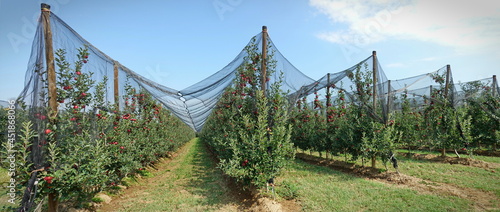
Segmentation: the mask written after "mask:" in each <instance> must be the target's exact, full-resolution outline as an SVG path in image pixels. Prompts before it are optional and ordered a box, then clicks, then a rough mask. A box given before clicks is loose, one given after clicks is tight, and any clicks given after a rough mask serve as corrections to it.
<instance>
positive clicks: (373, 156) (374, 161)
mask: <svg viewBox="0 0 500 212" xmlns="http://www.w3.org/2000/svg"><path fill="white" fill-rule="evenodd" d="M372 168H377V156H376V155H372Z"/></svg>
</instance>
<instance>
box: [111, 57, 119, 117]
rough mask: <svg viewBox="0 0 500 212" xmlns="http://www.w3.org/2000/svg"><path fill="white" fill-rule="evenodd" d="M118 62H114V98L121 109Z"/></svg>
mask: <svg viewBox="0 0 500 212" xmlns="http://www.w3.org/2000/svg"><path fill="white" fill-rule="evenodd" d="M117 63H118V62H116V61H113V71H114V74H113V82H114V86H113V87H114V97H115V104H116V107H117V109H120V91H119V90H118V82H119V81H118V64H117Z"/></svg>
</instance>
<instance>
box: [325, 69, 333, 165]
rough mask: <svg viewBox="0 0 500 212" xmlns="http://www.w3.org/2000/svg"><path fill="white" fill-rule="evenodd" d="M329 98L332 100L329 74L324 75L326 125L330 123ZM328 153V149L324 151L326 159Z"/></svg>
mask: <svg viewBox="0 0 500 212" xmlns="http://www.w3.org/2000/svg"><path fill="white" fill-rule="evenodd" d="M331 98H332V97H331V93H330V73H328V74H327V75H326V108H325V116H326V117H325V120H326V123H329V122H330V120H329V118H328V116H329V115H330V114H329V113H328V107H330V106H331V104H332V101H331ZM329 152H330V151H329V150H328V149H326V151H325V156H326V159H328V153H329Z"/></svg>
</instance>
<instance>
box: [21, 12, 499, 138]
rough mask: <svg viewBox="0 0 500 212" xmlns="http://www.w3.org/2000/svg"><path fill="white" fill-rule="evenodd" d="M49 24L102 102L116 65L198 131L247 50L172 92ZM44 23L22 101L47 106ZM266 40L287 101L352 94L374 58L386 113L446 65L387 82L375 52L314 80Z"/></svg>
mask: <svg viewBox="0 0 500 212" xmlns="http://www.w3.org/2000/svg"><path fill="white" fill-rule="evenodd" d="M50 23H51V29H52V39H53V48H54V50H57V49H64V50H65V51H66V52H67V54H66V57H67V60H68V61H77V60H78V58H76V55H77V51H78V48H82V47H87V48H88V49H89V52H90V57H89V61H88V63H87V64H86V65H85V66H84V68H83V71H84V72H92V73H93V75H92V78H93V79H94V80H96V81H102V79H104V78H105V77H106V78H107V79H109V81H108V86H106V100H107V101H108V103H109V104H114V103H115V98H114V95H115V94H114V89H113V83H114V70H115V68H116V69H118V78H117V81H118V90H119V91H118V92H119V95H120V94H123V93H124V92H125V90H124V88H125V83H128V84H129V85H130V86H132V87H136V88H143V89H145V90H147V91H148V92H149V93H151V94H152V95H153V96H154V97H155V98H156V99H157V100H158V101H160V102H161V103H162V104H164V106H165V107H166V108H168V109H169V110H170V111H172V113H173V114H175V115H176V116H177V117H179V118H180V119H181V120H182V121H183V122H184V123H186V124H187V125H189V126H190V127H191V128H192V129H194V130H196V131H200V130H201V129H202V127H203V125H204V123H205V121H206V119H207V118H208V116H209V115H210V113H211V111H212V108H213V107H214V106H215V104H216V103H217V101H218V99H219V98H220V96H221V94H222V93H223V91H224V89H226V88H227V87H228V86H230V85H231V84H232V83H233V81H234V79H235V77H236V74H235V72H236V69H237V68H238V67H239V66H240V65H241V64H242V63H243V62H244V61H243V60H244V58H245V56H247V53H246V52H245V51H244V50H242V51H241V52H240V53H239V54H238V55H237V56H236V57H235V58H234V59H233V61H231V62H230V63H229V64H228V65H227V66H226V67H224V68H222V69H221V70H219V71H218V72H216V73H214V74H213V75H211V76H209V77H207V78H206V79H204V80H202V81H200V82H198V83H196V84H193V85H191V86H189V87H187V88H185V89H182V90H176V89H173V88H170V87H167V86H165V85H161V84H158V83H156V82H154V81H152V80H150V79H147V78H145V77H142V76H141V75H139V74H138V73H136V72H134V71H132V70H130V69H128V68H127V67H125V66H124V65H122V64H121V63H120V62H118V61H115V60H114V59H112V58H111V57H110V56H108V55H106V54H105V53H103V52H102V51H100V50H99V49H97V48H96V47H95V46H93V45H92V44H91V43H89V42H88V41H86V40H85V39H84V38H83V37H82V36H80V35H79V34H78V33H76V32H75V31H74V30H73V29H72V28H71V27H70V26H68V25H67V24H66V23H65V22H64V21H63V20H61V19H60V18H59V17H58V16H56V15H55V14H51V16H50ZM42 27H43V26H42V24H39V26H38V28H37V32H36V34H35V38H34V42H33V47H32V53H31V57H30V60H29V63H28V70H27V72H26V78H25V89H24V90H23V92H22V93H21V95H20V100H22V101H24V102H25V103H26V104H27V105H31V106H45V105H46V102H40V99H41V98H39V93H40V91H42V90H43V89H46V87H44V85H43V83H42V79H41V78H40V77H41V75H40V73H44V72H43V70H45V69H46V66H47V65H46V62H45V61H46V58H45V54H44V51H45V48H44V47H45V46H44V35H43V33H42V32H43V29H42ZM253 39H255V43H257V46H258V47H259V51H262V49H261V48H262V33H259V34H257V35H256V36H254V37H253ZM267 41H268V51H269V52H270V53H272V54H273V57H274V60H275V61H277V63H276V66H277V67H276V70H279V71H278V72H276V73H274V74H273V76H271V78H270V84H271V83H273V82H274V81H275V80H276V79H278V77H279V75H280V74H283V76H284V77H283V79H284V80H283V84H282V87H281V88H282V89H283V90H284V91H288V92H289V99H290V101H292V102H293V101H296V100H298V99H300V98H302V97H306V96H309V95H311V94H312V93H314V92H318V91H321V90H322V89H325V88H326V87H328V86H333V87H334V89H343V90H346V91H347V92H348V93H352V92H354V91H353V90H352V89H355V85H354V84H353V82H352V80H351V79H350V78H349V77H348V75H349V74H352V73H353V72H354V71H355V70H356V69H361V71H365V72H371V73H373V70H374V69H373V64H374V62H375V63H376V64H377V67H376V69H375V70H376V73H377V74H376V81H375V85H376V93H377V100H378V101H377V102H378V105H379V106H380V108H382V110H384V114H386V113H387V111H385V110H387V108H388V107H387V103H388V102H391V101H390V100H388V96H389V95H391V96H397V95H398V94H399V93H403V92H406V93H408V94H409V95H410V96H411V98H412V100H413V101H412V102H414V104H415V106H418V105H421V104H424V103H425V102H426V101H425V99H426V98H430V92H431V89H432V87H433V86H434V87H437V86H439V85H438V84H437V83H436V82H435V75H440V76H445V77H446V71H447V66H445V67H443V68H441V69H439V70H437V71H434V72H430V73H427V74H422V75H418V76H414V77H409V78H405V79H399V80H391V81H390V82H389V80H388V79H387V77H386V75H385V73H384V71H383V69H382V66H381V65H380V63H378V60H376V59H375V60H374V56H370V57H368V58H366V59H365V60H363V61H361V62H359V63H358V64H356V65H354V66H352V67H350V68H348V69H346V70H344V71H340V72H335V73H329V74H327V75H325V76H323V77H322V78H320V79H318V80H313V79H311V78H310V77H308V76H306V75H305V74H304V73H302V72H301V71H299V70H298V69H297V68H296V67H294V66H293V65H292V64H291V63H290V62H289V61H288V60H287V59H286V58H285V57H284V56H283V55H282V54H281V52H279V50H278V49H277V48H276V46H275V45H274V43H273V42H272V40H271V39H270V38H268V39H267ZM56 69H57V67H56ZM56 71H57V70H56ZM449 79H450V82H449V84H450V86H449V88H450V89H451V90H453V91H452V92H450V95H449V98H450V100H452V102H453V103H454V104H458V103H460V102H461V101H462V99H463V97H460V96H459V94H457V93H460V92H457V91H456V87H457V86H453V79H452V76H451V74H450V78H449ZM389 83H390V85H389ZM491 84H493V83H491ZM492 86H493V85H492ZM497 87H498V86H497ZM91 92H92V90H91ZM119 101H122V102H121V104H123V101H124V100H123V99H119ZM393 104H394V105H391V107H390V108H392V109H397V108H398V106H397V105H398V102H397V101H394V103H393ZM96 106H97V105H96ZM103 106H105V105H103ZM59 107H60V108H61V109H64V108H65V107H67V105H64V103H62V104H60V106H59ZM99 107H101V106H99Z"/></svg>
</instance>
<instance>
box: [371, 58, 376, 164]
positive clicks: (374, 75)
mask: <svg viewBox="0 0 500 212" xmlns="http://www.w3.org/2000/svg"><path fill="white" fill-rule="evenodd" d="M372 59H373V63H372V64H373V90H372V92H373V113H376V112H377V51H373V52H372ZM372 167H373V168H377V157H376V155H372Z"/></svg>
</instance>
